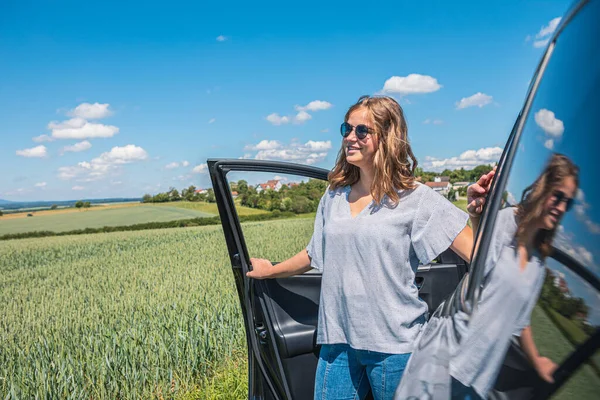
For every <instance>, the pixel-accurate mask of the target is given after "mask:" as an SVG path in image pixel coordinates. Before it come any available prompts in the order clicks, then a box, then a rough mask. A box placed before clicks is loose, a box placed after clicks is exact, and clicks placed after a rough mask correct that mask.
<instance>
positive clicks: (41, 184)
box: [34, 182, 47, 188]
mask: <svg viewBox="0 0 600 400" xmlns="http://www.w3.org/2000/svg"><path fill="white" fill-rule="evenodd" d="M46 185H47V183H46V182H38V183H36V184H35V185H34V186H35V187H39V188H43V187H46Z"/></svg>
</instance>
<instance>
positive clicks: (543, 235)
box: [516, 153, 579, 259]
mask: <svg viewBox="0 0 600 400" xmlns="http://www.w3.org/2000/svg"><path fill="white" fill-rule="evenodd" d="M566 178H573V180H574V181H575V186H576V187H577V188H578V187H579V168H578V167H577V166H576V165H575V164H573V162H572V161H571V159H569V157H567V156H565V155H563V154H558V153H555V154H553V155H552V156H551V157H550V159H549V160H548V162H547V164H546V166H545V168H544V170H543V172H542V174H541V175H540V176H539V177H538V178H537V179H536V180H535V182H533V183H532V184H531V185H530V186H528V187H526V188H525V190H524V191H523V195H522V197H521V202H520V203H519V205H518V206H517V218H518V227H517V235H516V236H517V242H518V243H519V244H523V245H524V244H525V241H526V239H527V232H528V231H529V230H530V229H531V226H532V224H533V223H534V222H535V221H537V220H539V219H540V218H541V217H542V216H543V215H544V214H545V212H546V209H545V208H546V202H547V201H548V199H549V198H550V197H551V196H552V193H553V192H554V190H556V189H557V188H558V187H559V186H560V185H561V184H562V182H563V181H564V180H565V179H566ZM557 228H558V224H557V225H556V226H555V227H554V229H550V230H547V229H540V230H539V231H538V232H537V234H536V235H535V239H534V246H535V247H536V248H537V249H538V250H539V252H540V253H541V255H542V259H545V258H546V257H548V256H549V255H550V254H552V241H553V240H554V235H555V234H556V229H557Z"/></svg>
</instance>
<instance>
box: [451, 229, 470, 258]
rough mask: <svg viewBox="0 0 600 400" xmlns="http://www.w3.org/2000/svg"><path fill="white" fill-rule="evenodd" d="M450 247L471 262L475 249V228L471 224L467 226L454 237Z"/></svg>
mask: <svg viewBox="0 0 600 400" xmlns="http://www.w3.org/2000/svg"><path fill="white" fill-rule="evenodd" d="M450 248H451V249H452V250H453V251H454V252H455V253H456V254H458V255H459V257H460V258H462V259H463V260H465V261H466V262H471V252H472V251H473V230H472V229H471V227H470V226H468V225H467V226H465V227H464V229H463V230H462V231H460V233H459V234H458V236H456V237H455V238H454V241H453V242H452V244H451V245H450Z"/></svg>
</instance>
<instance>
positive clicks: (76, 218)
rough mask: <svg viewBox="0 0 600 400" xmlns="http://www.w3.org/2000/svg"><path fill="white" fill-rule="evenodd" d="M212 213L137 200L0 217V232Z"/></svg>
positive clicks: (98, 224) (189, 216) (204, 215)
mask: <svg viewBox="0 0 600 400" xmlns="http://www.w3.org/2000/svg"><path fill="white" fill-rule="evenodd" d="M213 215H214V214H210V213H207V212H202V211H198V210H193V209H185V208H180V207H169V206H156V205H147V204H140V205H136V206H130V207H119V208H114V207H112V208H107V209H102V210H99V209H97V210H94V211H87V210H78V211H74V212H70V213H60V211H57V214H46V215H43V216H33V217H29V218H18V219H9V220H6V221H4V220H2V219H0V235H3V234H6V233H23V232H32V231H53V232H64V231H70V230H75V229H84V228H101V227H103V226H120V225H133V224H139V223H143V222H164V221H174V220H177V219H186V218H198V217H211V216H213Z"/></svg>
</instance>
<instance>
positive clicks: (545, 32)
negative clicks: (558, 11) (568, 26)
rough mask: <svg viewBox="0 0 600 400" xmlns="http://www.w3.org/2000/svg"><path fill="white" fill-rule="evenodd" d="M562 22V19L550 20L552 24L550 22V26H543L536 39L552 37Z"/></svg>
mask: <svg viewBox="0 0 600 400" xmlns="http://www.w3.org/2000/svg"><path fill="white" fill-rule="evenodd" d="M560 20H561V17H556V18H553V19H552V20H550V22H548V25H546V26H543V27H542V29H540V31H539V32H538V34H537V35H535V37H536V39H541V38H543V37H545V36H549V35H552V34H553V33H554V31H555V30H556V28H557V27H558V24H559V23H560Z"/></svg>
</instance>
